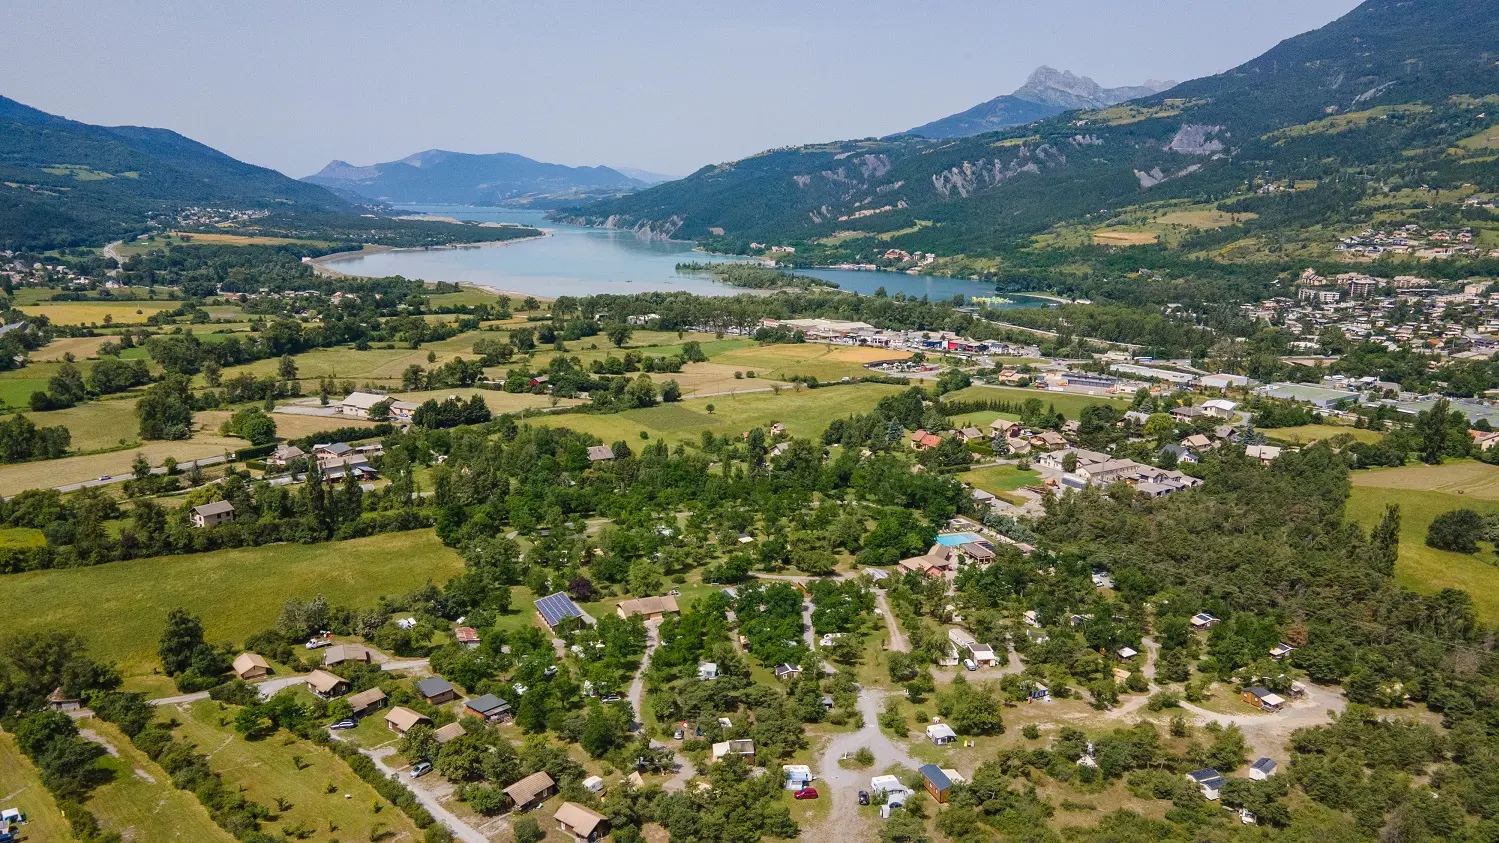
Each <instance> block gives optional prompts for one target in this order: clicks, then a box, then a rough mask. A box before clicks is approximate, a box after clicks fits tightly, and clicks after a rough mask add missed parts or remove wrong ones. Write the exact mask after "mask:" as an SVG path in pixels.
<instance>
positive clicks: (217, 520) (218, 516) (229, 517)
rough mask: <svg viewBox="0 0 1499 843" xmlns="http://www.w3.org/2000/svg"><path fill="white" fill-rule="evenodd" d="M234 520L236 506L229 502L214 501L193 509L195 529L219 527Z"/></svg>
mask: <svg viewBox="0 0 1499 843" xmlns="http://www.w3.org/2000/svg"><path fill="white" fill-rule="evenodd" d="M233 520H234V504H232V503H230V502H228V501H214V502H213V503H205V504H202V505H200V506H195V507H193V526H194V527H199V528H203V527H217V526H219V525H220V524H227V523H229V522H231V521H233Z"/></svg>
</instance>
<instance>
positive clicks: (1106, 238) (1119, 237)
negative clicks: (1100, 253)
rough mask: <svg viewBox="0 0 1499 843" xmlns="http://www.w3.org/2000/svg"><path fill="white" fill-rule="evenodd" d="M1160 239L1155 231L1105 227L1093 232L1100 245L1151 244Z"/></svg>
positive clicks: (1094, 239)
mask: <svg viewBox="0 0 1499 843" xmlns="http://www.w3.org/2000/svg"><path fill="white" fill-rule="evenodd" d="M1159 239H1160V235H1159V234H1156V233H1155V232H1154V231H1130V230H1127V229H1122V228H1105V229H1101V230H1098V231H1095V232H1093V242H1094V243H1095V244H1097V245H1099V246H1149V245H1151V244H1152V243H1155V242H1156V241H1157V240H1159Z"/></svg>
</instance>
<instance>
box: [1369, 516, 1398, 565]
mask: <svg viewBox="0 0 1499 843" xmlns="http://www.w3.org/2000/svg"><path fill="white" fill-rule="evenodd" d="M1369 543H1370V545H1371V550H1372V551H1373V561H1374V567H1375V569H1377V570H1378V571H1380V572H1381V573H1383V574H1386V575H1389V574H1393V573H1395V559H1396V557H1398V556H1399V555H1400V504H1398V503H1392V504H1390V505H1388V506H1386V507H1385V510H1384V516H1383V517H1381V518H1380V519H1379V524H1378V525H1376V526H1375V528H1374V532H1373V533H1371V534H1370V536H1369Z"/></svg>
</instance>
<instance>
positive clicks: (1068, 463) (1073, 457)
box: [1062, 451, 1077, 474]
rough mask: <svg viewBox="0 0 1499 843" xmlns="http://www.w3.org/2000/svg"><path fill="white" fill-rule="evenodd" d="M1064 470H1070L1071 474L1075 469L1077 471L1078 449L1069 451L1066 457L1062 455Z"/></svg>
mask: <svg viewBox="0 0 1499 843" xmlns="http://www.w3.org/2000/svg"><path fill="white" fill-rule="evenodd" d="M1062 470H1063V471H1065V472H1068V473H1069V474H1070V473H1072V472H1074V471H1077V452H1076V451H1068V452H1067V455H1066V456H1064V457H1062Z"/></svg>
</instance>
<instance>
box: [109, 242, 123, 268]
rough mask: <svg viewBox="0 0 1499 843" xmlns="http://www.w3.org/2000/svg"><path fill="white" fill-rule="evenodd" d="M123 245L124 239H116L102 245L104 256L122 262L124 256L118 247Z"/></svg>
mask: <svg viewBox="0 0 1499 843" xmlns="http://www.w3.org/2000/svg"><path fill="white" fill-rule="evenodd" d="M123 245H125V241H124V240H116V241H114V242H113V243H110V244H109V245H108V246H105V247H104V257H106V258H114V259H115V261H116V262H118V263H121V264H123V263H124V262H125V257H124V256H123V255H121V254H120V247H121V246H123Z"/></svg>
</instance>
